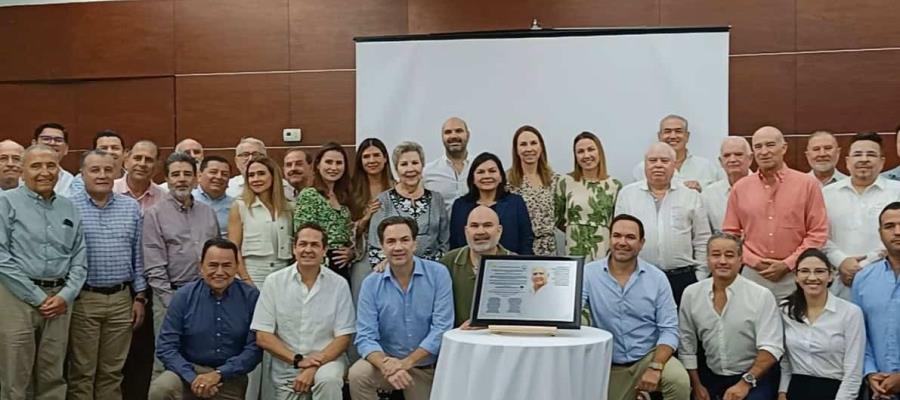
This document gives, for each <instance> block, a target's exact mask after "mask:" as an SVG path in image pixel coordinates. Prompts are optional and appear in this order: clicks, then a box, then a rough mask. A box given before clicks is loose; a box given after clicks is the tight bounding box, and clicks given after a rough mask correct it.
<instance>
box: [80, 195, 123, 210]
mask: <svg viewBox="0 0 900 400" xmlns="http://www.w3.org/2000/svg"><path fill="white" fill-rule="evenodd" d="M84 198H85V199H87V202H88V204H90V205H92V206H94V207H95V208H99V209H101V210H103V209H106V208H109V207H110V206H112V204H113V203H114V202H115V201H116V193H115V192H110V193H109V198H108V199H106V204H104V205H103V206H102V207H101V206H100V205H99V204H97V200H94V198H93V197H91V194H90V193H88V192H87V191H85V192H84Z"/></svg>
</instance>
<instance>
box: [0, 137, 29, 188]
mask: <svg viewBox="0 0 900 400" xmlns="http://www.w3.org/2000/svg"><path fill="white" fill-rule="evenodd" d="M24 153H25V148H24V147H22V146H21V145H20V144H18V143H16V142H13V141H12V140H4V141H2V142H0V182H5V183H6V182H8V183H9V186H10V187H12V185H13V184H16V185H18V183H19V182H18V181H19V178H20V177H21V176H22V154H24Z"/></svg>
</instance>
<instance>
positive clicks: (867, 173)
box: [847, 140, 884, 182]
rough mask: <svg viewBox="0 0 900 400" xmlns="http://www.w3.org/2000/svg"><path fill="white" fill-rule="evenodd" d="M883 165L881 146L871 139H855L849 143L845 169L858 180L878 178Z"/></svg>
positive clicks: (864, 180)
mask: <svg viewBox="0 0 900 400" xmlns="http://www.w3.org/2000/svg"><path fill="white" fill-rule="evenodd" d="M883 167H884V155H882V154H881V146H880V145H879V144H878V143H876V142H873V141H871V140H857V141H856V142H853V144H851V145H850V153H849V154H847V169H848V170H850V176H852V177H853V178H855V179H857V180H858V181H860V182H871V181H874V180H875V179H877V178H878V174H880V173H881V169H882V168H883Z"/></svg>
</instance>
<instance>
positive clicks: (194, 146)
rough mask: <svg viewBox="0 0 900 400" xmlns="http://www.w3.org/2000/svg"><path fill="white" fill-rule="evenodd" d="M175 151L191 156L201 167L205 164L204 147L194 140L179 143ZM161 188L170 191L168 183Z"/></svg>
mask: <svg viewBox="0 0 900 400" xmlns="http://www.w3.org/2000/svg"><path fill="white" fill-rule="evenodd" d="M175 151H176V152H179V153H184V154H187V155H189V156H191V158H193V159H194V160H195V161H197V165H200V163H201V162H203V145H201V144H200V142H198V141H196V140H194V139H190V138H188V139H184V140H182V141H180V142H178V144H176V145H175ZM229 176H231V175H229ZM159 187H160V188H162V190H165V191H167V192H168V191H169V183H168V182H163V183H161V184H160V185H159Z"/></svg>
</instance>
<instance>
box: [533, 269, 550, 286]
mask: <svg viewBox="0 0 900 400" xmlns="http://www.w3.org/2000/svg"><path fill="white" fill-rule="evenodd" d="M531 284H532V285H534V288H535V290H537V289H540V288H541V287H542V286H544V285H546V284H547V270H546V269H544V268H543V267H536V268H534V269H532V270H531Z"/></svg>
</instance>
